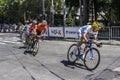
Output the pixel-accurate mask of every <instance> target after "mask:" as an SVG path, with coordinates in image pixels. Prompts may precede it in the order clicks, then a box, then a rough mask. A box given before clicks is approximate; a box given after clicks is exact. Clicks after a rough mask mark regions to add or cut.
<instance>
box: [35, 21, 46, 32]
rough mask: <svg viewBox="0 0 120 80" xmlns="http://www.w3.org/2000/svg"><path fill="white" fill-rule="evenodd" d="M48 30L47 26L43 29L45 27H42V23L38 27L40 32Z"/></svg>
mask: <svg viewBox="0 0 120 80" xmlns="http://www.w3.org/2000/svg"><path fill="white" fill-rule="evenodd" d="M46 29H47V28H46V26H45V27H43V26H42V23H38V25H37V30H38V31H43V30H44V31H46Z"/></svg>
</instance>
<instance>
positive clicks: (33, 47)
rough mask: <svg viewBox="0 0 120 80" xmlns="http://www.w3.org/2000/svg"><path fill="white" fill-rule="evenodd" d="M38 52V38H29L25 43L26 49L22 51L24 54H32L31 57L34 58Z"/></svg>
mask: <svg viewBox="0 0 120 80" xmlns="http://www.w3.org/2000/svg"><path fill="white" fill-rule="evenodd" d="M38 50H39V36H30V37H29V39H28V41H27V47H26V50H25V51H24V54H25V53H26V52H28V51H30V52H31V53H32V55H33V56H35V55H36V54H37V53H38Z"/></svg>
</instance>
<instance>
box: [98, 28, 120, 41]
mask: <svg viewBox="0 0 120 80" xmlns="http://www.w3.org/2000/svg"><path fill="white" fill-rule="evenodd" d="M98 38H99V39H107V40H113V39H115V40H120V26H111V27H105V28H104V29H101V30H100V31H99V34H98Z"/></svg>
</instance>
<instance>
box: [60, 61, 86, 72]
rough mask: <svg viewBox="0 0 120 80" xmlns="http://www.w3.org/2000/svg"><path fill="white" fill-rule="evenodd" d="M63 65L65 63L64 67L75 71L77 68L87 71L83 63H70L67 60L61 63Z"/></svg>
mask: <svg viewBox="0 0 120 80" xmlns="http://www.w3.org/2000/svg"><path fill="white" fill-rule="evenodd" d="M61 63H63V64H64V66H66V67H69V68H71V69H75V67H77V68H81V69H85V70H86V68H85V67H84V65H83V64H81V63H73V62H70V61H67V60H63V61H61Z"/></svg>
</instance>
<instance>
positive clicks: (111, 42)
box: [46, 38, 120, 46]
mask: <svg viewBox="0 0 120 80" xmlns="http://www.w3.org/2000/svg"><path fill="white" fill-rule="evenodd" d="M46 40H58V41H70V42H77V41H79V39H68V38H65V39H63V38H46ZM98 41H99V42H102V43H103V44H105V45H116V46H120V40H98Z"/></svg>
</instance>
